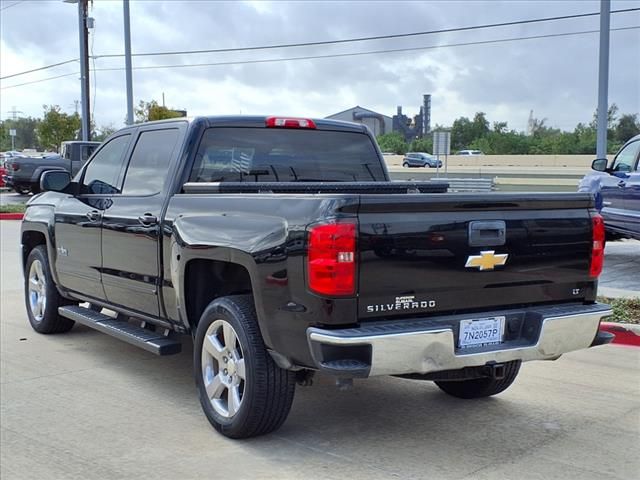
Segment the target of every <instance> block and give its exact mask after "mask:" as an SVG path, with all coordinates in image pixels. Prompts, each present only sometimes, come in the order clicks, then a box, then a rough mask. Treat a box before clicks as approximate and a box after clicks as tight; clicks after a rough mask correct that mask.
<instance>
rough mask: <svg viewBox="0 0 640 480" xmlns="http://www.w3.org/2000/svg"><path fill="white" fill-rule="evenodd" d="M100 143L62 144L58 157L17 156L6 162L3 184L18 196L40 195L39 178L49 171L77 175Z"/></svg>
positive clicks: (72, 142)
mask: <svg viewBox="0 0 640 480" xmlns="http://www.w3.org/2000/svg"><path fill="white" fill-rule="evenodd" d="M98 145H100V142H84V141H69V142H62V145H61V147H60V155H58V154H57V153H52V154H48V155H41V156H27V155H22V156H17V157H13V158H11V159H9V160H8V161H7V162H6V173H5V177H4V180H5V183H6V184H7V186H8V187H10V188H12V189H13V190H14V191H16V192H17V193H20V194H27V193H29V192H31V193H40V178H41V177H42V174H43V173H44V172H48V171H50V170H66V171H68V172H70V174H71V175H75V174H76V173H78V171H79V170H80V168H81V167H82V166H83V165H84V164H85V163H86V161H87V160H88V159H89V157H90V156H91V154H92V153H93V151H94V150H95V149H96V148H97V147H98Z"/></svg>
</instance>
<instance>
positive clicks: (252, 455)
mask: <svg viewBox="0 0 640 480" xmlns="http://www.w3.org/2000/svg"><path fill="white" fill-rule="evenodd" d="M0 234H1V237H0V241H1V249H2V250H1V254H2V257H1V265H2V267H1V270H2V272H1V273H2V276H1V277H0V280H1V291H2V299H1V310H0V313H1V315H0V316H1V318H0V406H1V408H0V432H1V448H0V478H2V479H3V480H10V479H31V478H33V479H39V480H40V479H62V478H64V479H73V478H78V479H87V478H105V479H106V478H110V479H112V478H119V479H125V478H126V479H128V478H136V479H142V478H154V479H164V478H167V479H169V478H170V479H181V480H182V479H185V480H186V479H200V478H234V479H245V478H246V479H257V478H260V479H262V478H267V479H289V478H291V479H301V478H310V479H335V478H350V479H360V478H362V479H365V478H366V479H372V478H385V479H387V478H429V479H513V478H518V479H549V478H563V479H573V478H575V479H581V480H586V479H604V478H606V479H631V478H637V474H638V472H639V471H640V456H639V455H638V452H639V451H640V349H638V348H632V347H624V346H615V345H611V346H605V347H598V348H595V349H591V350H587V351H581V352H574V353H571V354H568V355H565V356H564V357H562V358H561V359H559V360H557V361H555V362H538V363H529V364H525V365H524V366H523V368H522V370H521V374H520V377H519V378H518V380H517V381H516V383H515V384H514V385H513V386H512V387H511V388H510V389H509V390H507V391H506V392H505V393H503V394H501V395H499V396H497V397H495V398H490V399H483V400H480V401H471V402H470V401H464V400H457V399H453V398H451V397H447V396H446V395H444V394H442V393H441V392H440V391H439V390H438V388H437V387H435V386H434V385H432V384H431V383H429V382H424V383H423V382H414V381H410V380H402V379H397V378H378V379H372V380H366V381H360V382H356V386H355V388H354V389H352V390H349V391H339V390H337V389H336V388H335V386H334V385H333V384H332V382H331V381H330V379H329V378H326V377H321V378H318V379H317V381H316V384H315V385H314V386H313V387H311V388H298V391H297V394H296V399H295V402H294V405H293V409H292V412H291V415H290V416H289V419H288V420H287V422H286V423H285V424H284V426H283V428H281V429H280V430H279V431H278V432H276V433H275V434H272V435H270V436H265V437H261V438H256V439H252V440H246V441H232V440H228V439H225V438H224V437H222V436H220V435H218V434H217V433H216V432H215V431H214V430H213V429H212V428H211V427H210V426H209V424H208V423H207V421H206V420H205V418H204V416H203V415H202V414H201V411H200V406H199V404H198V400H197V398H196V392H195V387H194V384H193V380H192V373H191V348H190V346H189V345H188V343H186V344H185V348H184V350H185V351H184V352H183V353H182V354H180V355H176V356H172V357H155V356H153V355H151V354H148V353H146V352H144V351H141V350H138V349H136V348H135V347H132V346H129V345H127V344H124V343H122V342H120V341H118V340H116V339H113V338H111V337H108V336H106V335H103V334H100V333H98V332H95V331H93V330H90V329H88V328H84V327H78V326H76V327H75V328H74V329H73V330H72V331H71V332H70V333H68V334H65V335H58V336H43V335H38V334H36V333H35V332H33V331H32V330H31V328H30V327H29V326H28V322H27V320H26V314H25V311H24V306H23V299H22V274H21V272H20V267H19V264H18V258H17V247H18V234H19V222H7V221H4V222H1V223H0ZM633 245H634V244H632V246H633ZM629 250H630V251H632V250H633V248H631V249H629ZM621 255H624V253H621ZM634 255H635V254H634V253H633V252H632V253H630V257H629V261H632V260H633V258H635V257H634Z"/></svg>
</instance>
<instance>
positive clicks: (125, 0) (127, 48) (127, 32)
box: [122, 0, 133, 125]
mask: <svg viewBox="0 0 640 480" xmlns="http://www.w3.org/2000/svg"><path fill="white" fill-rule="evenodd" d="M122 7H123V14H124V61H125V72H126V78H127V125H132V124H133V79H132V73H131V26H130V23H129V0H122Z"/></svg>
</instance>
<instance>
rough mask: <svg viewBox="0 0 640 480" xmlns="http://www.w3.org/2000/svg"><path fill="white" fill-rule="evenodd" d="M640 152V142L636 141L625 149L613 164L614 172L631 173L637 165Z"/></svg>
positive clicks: (619, 153)
mask: <svg viewBox="0 0 640 480" xmlns="http://www.w3.org/2000/svg"><path fill="white" fill-rule="evenodd" d="M639 151H640V140H638V141H635V142H632V143H630V144H629V145H627V146H626V147H624V148H623V149H622V150H620V152H618V155H616V159H615V160H614V162H613V167H612V170H613V171H614V172H630V171H632V170H633V167H634V165H635V163H636V158H637V157H638V152H639Z"/></svg>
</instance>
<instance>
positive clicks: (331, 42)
mask: <svg viewBox="0 0 640 480" xmlns="http://www.w3.org/2000/svg"><path fill="white" fill-rule="evenodd" d="M639 10H640V7H639V8H625V9H620V10H612V11H611V13H612V14H614V13H628V12H635V11H639ZM597 15H600V12H591V13H580V14H575V15H562V16H557V17H544V18H532V19H528V20H514V21H511V22H501V23H488V24H485V25H472V26H466V27H454V28H444V29H440V30H428V31H422V32H410V33H395V34H390V35H376V36H371V37H356V38H346V39H341V40H322V41H317V42H305V43H284V44H277V45H261V46H252V47H237V48H217V49H206V50H180V51H173V52H147V53H134V54H132V56H133V57H150V56H164V55H191V54H202V53H228V52H244V51H253V50H268V49H276V48H291V47H311V46H319V45H337V44H341V43H353V42H366V41H370V40H389V39H394V38H407V37H416V36H423V35H433V34H438V33H453V32H464V31H469V30H480V29H486V28H497V27H508V26H514V25H524V24H531V23H541V22H552V21H557V20H569V19H573V18H584V17H592V16H597ZM123 56H124V55H123V54H121V53H117V54H107V55H98V56H97V58H116V57H123Z"/></svg>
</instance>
